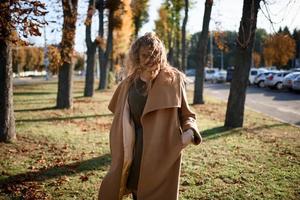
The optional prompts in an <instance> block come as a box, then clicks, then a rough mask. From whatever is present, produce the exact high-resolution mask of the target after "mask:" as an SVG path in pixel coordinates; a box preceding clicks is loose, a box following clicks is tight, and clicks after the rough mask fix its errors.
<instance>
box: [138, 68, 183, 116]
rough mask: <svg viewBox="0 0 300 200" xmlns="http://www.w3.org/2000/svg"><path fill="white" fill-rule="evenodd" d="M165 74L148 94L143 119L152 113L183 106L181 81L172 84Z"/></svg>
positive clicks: (160, 74)
mask: <svg viewBox="0 0 300 200" xmlns="http://www.w3.org/2000/svg"><path fill="white" fill-rule="evenodd" d="M165 73H166V72H164V71H161V72H160V73H159V74H158V76H157V78H156V80H155V81H154V83H153V86H152V87H151V89H150V91H149V93H148V98H147V101H146V104H145V107H144V111H143V114H142V119H143V117H144V116H145V115H146V114H147V113H150V112H152V111H155V110H159V109H166V108H174V107H180V106H181V96H180V84H179V81H173V82H170V81H168V80H166V77H167V75H166V74H165ZM176 78H177V77H176Z"/></svg>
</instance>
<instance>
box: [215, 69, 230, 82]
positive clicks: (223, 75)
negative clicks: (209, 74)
mask: <svg viewBox="0 0 300 200" xmlns="http://www.w3.org/2000/svg"><path fill="white" fill-rule="evenodd" d="M226 76H227V72H226V71H225V70H221V71H219V72H218V73H217V76H216V81H217V82H218V83H223V82H225V81H226Z"/></svg>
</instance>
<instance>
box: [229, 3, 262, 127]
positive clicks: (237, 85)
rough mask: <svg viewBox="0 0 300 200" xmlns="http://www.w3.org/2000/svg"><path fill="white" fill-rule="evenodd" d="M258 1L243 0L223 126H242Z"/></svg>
mask: <svg viewBox="0 0 300 200" xmlns="http://www.w3.org/2000/svg"><path fill="white" fill-rule="evenodd" d="M260 1H261V0H244V6H243V15H242V19H241V22H240V28H239V35H238V39H237V51H236V67H235V69H234V72H233V77H232V81H231V86H230V93H229V98H228V103H227V111H226V119H225V125H224V126H225V127H242V126H243V122H244V107H245V99H246V89H247V83H248V77H249V71H250V67H251V54H252V50H253V44H254V37H255V30H256V21H257V12H258V9H259V3H260Z"/></svg>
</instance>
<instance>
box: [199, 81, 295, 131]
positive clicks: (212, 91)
mask: <svg viewBox="0 0 300 200" xmlns="http://www.w3.org/2000/svg"><path fill="white" fill-rule="evenodd" d="M229 90H230V84H229V83H221V84H211V83H205V85H204V93H205V94H207V95H209V96H213V97H216V98H218V99H221V100H224V101H227V100H228V95H229ZM246 106H247V107H249V108H251V109H253V110H256V111H259V112H262V113H265V114H267V115H270V116H272V117H274V118H277V119H279V120H281V121H284V122H287V123H291V124H294V125H298V126H300V94H299V93H296V92H290V91H287V90H281V91H278V90H275V89H269V88H258V87H256V86H249V87H248V89H247V96H246Z"/></svg>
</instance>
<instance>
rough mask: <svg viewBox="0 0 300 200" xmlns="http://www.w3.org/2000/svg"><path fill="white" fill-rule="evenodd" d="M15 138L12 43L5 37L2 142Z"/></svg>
mask: <svg viewBox="0 0 300 200" xmlns="http://www.w3.org/2000/svg"><path fill="white" fill-rule="evenodd" d="M1 32H2V30H1ZM15 138H16V132H15V118H14V108H13V72H12V57H11V44H10V42H9V40H8V38H5V39H4V38H3V39H0V142H11V141H13V140H14V139H15Z"/></svg>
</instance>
